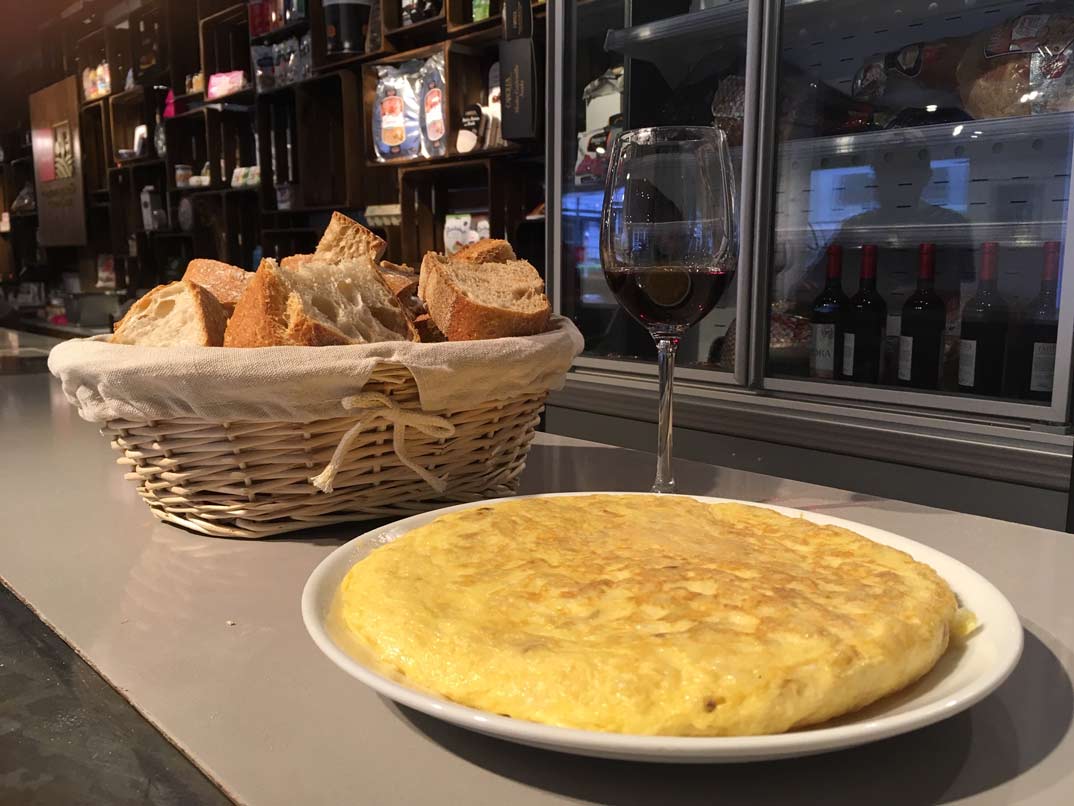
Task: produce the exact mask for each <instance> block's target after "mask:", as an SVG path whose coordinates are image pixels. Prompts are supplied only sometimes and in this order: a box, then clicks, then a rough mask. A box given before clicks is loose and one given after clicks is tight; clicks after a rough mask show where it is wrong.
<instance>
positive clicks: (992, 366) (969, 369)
mask: <svg viewBox="0 0 1074 806" xmlns="http://www.w3.org/2000/svg"><path fill="white" fill-rule="evenodd" d="M998 254H999V244H997V243H995V242H993V241H989V242H987V243H985V244H982V246H981V270H980V272H979V273H978V275H977V293H976V294H975V295H974V297H973V298H972V299H971V300H970V301H969V302H967V303H966V307H964V308H963V309H962V332H961V338H960V340H959V343H958V388H959V390H960V391H963V392H973V393H974V394H977V395H999V394H1002V392H1003V356H1004V352H1005V351H1006V349H1007V328H1008V323H1009V321H1010V313H1009V311H1008V309H1007V303H1006V301H1005V300H1004V299H1003V297H1001V296H1000V295H999V290H998V287H997V284H998V279H997V272H996V264H997V256H998Z"/></svg>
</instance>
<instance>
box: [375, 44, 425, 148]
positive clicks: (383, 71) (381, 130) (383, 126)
mask: <svg viewBox="0 0 1074 806" xmlns="http://www.w3.org/2000/svg"><path fill="white" fill-rule="evenodd" d="M376 70H377V75H378V80H377V90H376V96H375V97H374V100H373V131H372V135H373V145H374V149H375V155H376V158H377V160H378V161H380V162H385V161H387V160H393V159H400V158H407V159H415V158H417V157H419V156H420V155H421V114H420V110H419V105H418V99H417V96H416V95H415V94H414V87H413V84H412V83H411V74H412V72H413V70H408V69H407V65H400V66H399V67H393V66H390V65H379V66H377V68H376Z"/></svg>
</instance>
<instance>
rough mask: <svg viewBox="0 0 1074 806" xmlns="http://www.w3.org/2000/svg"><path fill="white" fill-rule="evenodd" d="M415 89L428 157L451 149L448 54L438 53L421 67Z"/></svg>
mask: <svg viewBox="0 0 1074 806" xmlns="http://www.w3.org/2000/svg"><path fill="white" fill-rule="evenodd" d="M415 91H416V92H417V94H418V97H419V99H420V103H421V145H422V150H423V152H424V154H425V156H427V157H439V156H441V155H443V154H446V153H447V142H448V140H447V135H448V132H447V116H446V110H445V104H446V102H447V96H446V94H445V91H444V54H443V53H436V54H434V55H432V56H430V57H429V59H428V60H427V61H426V62H425V64H424V65H422V68H421V70H419V71H418V81H417V84H416V88H415Z"/></svg>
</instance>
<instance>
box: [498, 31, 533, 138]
mask: <svg viewBox="0 0 1074 806" xmlns="http://www.w3.org/2000/svg"><path fill="white" fill-rule="evenodd" d="M540 75H541V71H540V65H539V63H538V59H537V52H536V49H535V48H534V46H533V40H532V39H511V40H506V41H502V42H500V87H501V89H502V92H501V94H500V104H501V114H502V116H503V120H502V131H503V138H504V139H505V140H537V139H539V138H540V136H541V126H542V123H541V103H542V100H541V85H540Z"/></svg>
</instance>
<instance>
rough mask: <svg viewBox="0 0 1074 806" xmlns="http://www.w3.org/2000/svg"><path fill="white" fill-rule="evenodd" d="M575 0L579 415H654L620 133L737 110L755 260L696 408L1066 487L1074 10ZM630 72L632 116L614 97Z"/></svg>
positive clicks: (557, 172)
mask: <svg viewBox="0 0 1074 806" xmlns="http://www.w3.org/2000/svg"><path fill="white" fill-rule="evenodd" d="M555 5H556V8H555V9H554V10H553V19H552V27H553V30H554V33H555V35H554V37H550V46H549V47H550V52H549V59H550V64H551V72H552V75H551V76H550V86H551V87H553V88H554V92H555V93H558V94H559V96H558V97H555V98H553V99H551V100H552V103H551V104H550V107H551V108H552V109H553V111H555V110H559V114H558V115H554V116H553V117H552V118H551V119H550V121H549V127H550V129H549V142H550V155H549V163H550V169H549V170H550V180H551V186H552V194H551V196H552V199H551V202H552V205H553V209H554V211H555V212H556V213H557V215H556V217H555V219H556V223H555V225H554V226H553V227H552V228H551V230H550V234H549V265H550V266H552V267H554V268H553V271H552V272H551V284H552V291H553V296H554V302H555V305H556V307H557V310H559V311H560V312H562V313H564V314H565V315H568V316H571V317H572V318H573V319H574V320H575V322H576V323H577V324H578V326H579V328H580V329H581V330H582V332H583V334H584V335H585V339H586V352H585V353H584V355H583V356H582V358H581V359H580V360H579V362H578V365H577V368H576V370H575V373H574V375H573V376H572V384H573V387H574V389H575V390H578V389H582V388H583V387H584V389H585V394H584V395H582V397H576V398H575V399H574V401H573V402H571V403H569V405H571V406H575V407H585V406H588V407H589V408H590V409H591V410H593V411H594V412H600V411H601V410H602V409H606V410H607V411H613V410H614V411H615V412H617V413H619V414H620V415H622V416H628V417H631V418H634V419H644V420H651V419H652V416H653V414H652V411H650V410H648V409H647V406H648V404H647V403H641V402H640V401H641V399H642V398H644V397H645V394H646V392H647V390H649V387H650V386H652V380H651V378H652V376H653V373H654V372H655V370H654V368H653V362H652V360H651V359H652V356H653V354H654V352H653V348H652V342H651V339H650V338H649V336H648V333H647V332H645V331H644V330H643V329H642V328H641V327H640V326H638V325H637V324H636V323H635V322H633V321H632V320H631V319H630V318H629V316H628V315H627V314H626V313H625V312H623V311H622V310H621V309H620V308H619V307H618V306H617V304H616V302H615V298H614V296H613V295H612V294H611V293H610V291H609V290H608V287H607V285H606V283H605V282H604V279H603V275H602V272H601V269H600V256H599V249H598V234H599V226H600V209H601V203H602V200H603V187H602V185H601V183H600V181H599V180H598V176H600V175H601V163H600V156H601V154H603V153H604V152H603V149H604V148H606V146H607V145H608V143H609V142H610V139H611V138H613V137H614V136H615V134H616V133H617V132H618V131H619V130H621V129H624V128H625V129H633V128H639V127H645V126H654V125H669V124H691V125H713V124H714V125H717V126H720V127H721V128H723V129H724V130H725V131H726V132H727V134H728V137H729V139H730V142H731V144H732V145H733V146H734V149H733V154H732V156H733V160H734V161H735V162H736V163H737V180H738V187H737V198H738V210H737V214H738V242H739V262H738V271H737V276H736V283H735V285H734V286H733V287H732V288H731V289H729V290H728V292H727V293H726V294H725V295H724V298H723V299H722V300H721V302H720V303H719V305H718V306H717V308H716V309H715V310H714V311H713V312H712V313H711V314H710V315H709V316H708V317H707V318H706V319H705V320H704V321H703V322H702V323H701V325H700V326H699V327H697V328H695V329H694V330H693V331H692V332H691V336H690V338H689V339H688V340H687V341H686V342H685V343H684V345H683V348H682V350H681V351H680V365H681V366H684V367H685V368H686V369H685V370H684V371H683V372H682V373H681V377H682V378H683V379H684V383H682V384H680V394H679V401H680V402H679V406H680V408H682V409H683V410H685V411H687V416H686V418H685V419H684V420H680V422H682V423H688V424H689V427H690V428H694V429H697V430H702V431H704V430H710V431H720V430H724V431H726V430H727V429H728V428H730V426H729V424H728V423H730V422H733V423H736V427H740V428H741V427H743V420H742V419H741V418H740V417H739V415H742V413H743V412H744V411H746V412H748V414H745V415H742V416H745V417H746V418H747V419H748V420H750V422H751V423H752V425H748V426H747V427H745V431H747V432H751V433H755V434H756V436H757V438H759V439H765V440H774V441H780V442H792V443H793V442H795V441H796V440H799V441H803V443H804V441H805V440H810V441H811V442H812V444H813V445H818V444H819V445H829V446H833V448H832V449H833V450H836V451H842V452H847V453H855V454H856V455H859V456H869V457H871V458H880V459H885V460H892V457H895V459H894V461H901V462H905V463H908V464H918V465H924V466H930V467H936V468H941V469H949V470H953V471H956V472H966V473H969V474H975V475H981V476H985V477H988V478H995V479H1008V480H1011V481H1017V482H1018V483H1023V484H1030V485H1034V484H1042V485H1043V486H1049V487H1051V488H1053V489H1060V488H1065V487H1066V485H1067V484H1068V481H1067V479H1068V478H1069V472H1070V467H1069V466H1070V449H1071V437H1070V435H1069V434H1070V425H1071V419H1070V380H1071V371H1070V370H1071V346H1072V345H1071V341H1072V335H1074V299H1071V295H1070V294H1064V293H1063V289H1064V286H1066V285H1069V281H1068V280H1067V278H1069V277H1070V273H1071V271H1072V269H1071V267H1072V266H1074V256H1072V255H1071V253H1070V249H1071V248H1074V247H1072V246H1071V239H1070V238H1069V235H1070V231H1071V222H1070V205H1069V198H1070V187H1071V174H1072V171H1071V160H1072V143H1074V64H1070V62H1071V61H1072V60H1074V3H1057V4H1047V3H1031V2H1024V1H1022V2H999V1H998V0H897V2H894V3H889V4H884V5H881V6H878V5H877V4H874V3H868V2H865V0H785V2H779V1H778V0H722V1H721V0H693V2H688V1H687V0H681V2H656V0H615V1H614V2H613V0H592V2H579V3H561V4H555ZM616 82H618V83H617V84H616ZM609 86H615V87H616V88H617V89H618V88H621V94H620V95H619V104H618V106H616V105H615V104H614V103H610V102H609V98H608V97H607V95H601V96H596V97H597V99H598V101H599V102H600V103H599V104H597V105H594V103H593V98H594V97H595V93H596V91H597V90H598V89H601V88H603V90H607V88H608V87H609ZM603 90H602V91H603ZM611 100H614V99H611ZM591 110H592V111H593V114H591ZM609 111H610V113H609ZM863 258H864V259H863ZM863 275H864V276H863ZM572 384H569V385H568V390H567V392H566V393H565V397H561V400H570V396H571V387H572ZM602 385H603V386H604V387H606V390H607V395H608V396H607V398H606V401H608V403H607V406H606V407H605V404H604V403H603V402H602V400H601V398H600V394H599V393H600V388H601V386H602ZM624 390H629V392H628V395H627V396H628V397H629V396H631V395H633V396H634V397H636V398H637V399H638V401H639V402H638V404H637V406H636V407H635V408H634V409H633V410H631V409H630V407H629V406H626V405H625V404H623V402H622V397H623V392H624ZM616 396H618V398H619V399H618V400H617V401H616V402H614V403H613V402H611V401H612V400H613V398H615V397H616ZM583 398H584V400H583ZM553 402H555V401H553ZM732 411H733V412H735V413H736V414H735V417H731V418H730V419H729V418H728V414H729V412H732ZM788 418H793V419H794V421H795V422H796V423H798V424H799V426H798V427H797V429H794V428H788V427H787V426H786V422H787V419H788ZM766 420H767V423H766V422H765V421H766ZM776 421H779V422H781V423H782V425H781V426H779V427H777V426H775V425H774V423H775V422H776ZM850 433H853V436H849V437H848V434H850ZM908 445H913V448H912V451H913V453H912V455H907V454H906V450H907V446H908ZM929 445H933V446H936V445H940V446H941V450H936V449H935V448H933V449H931V450H930V449H929V448H928V446H929Z"/></svg>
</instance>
